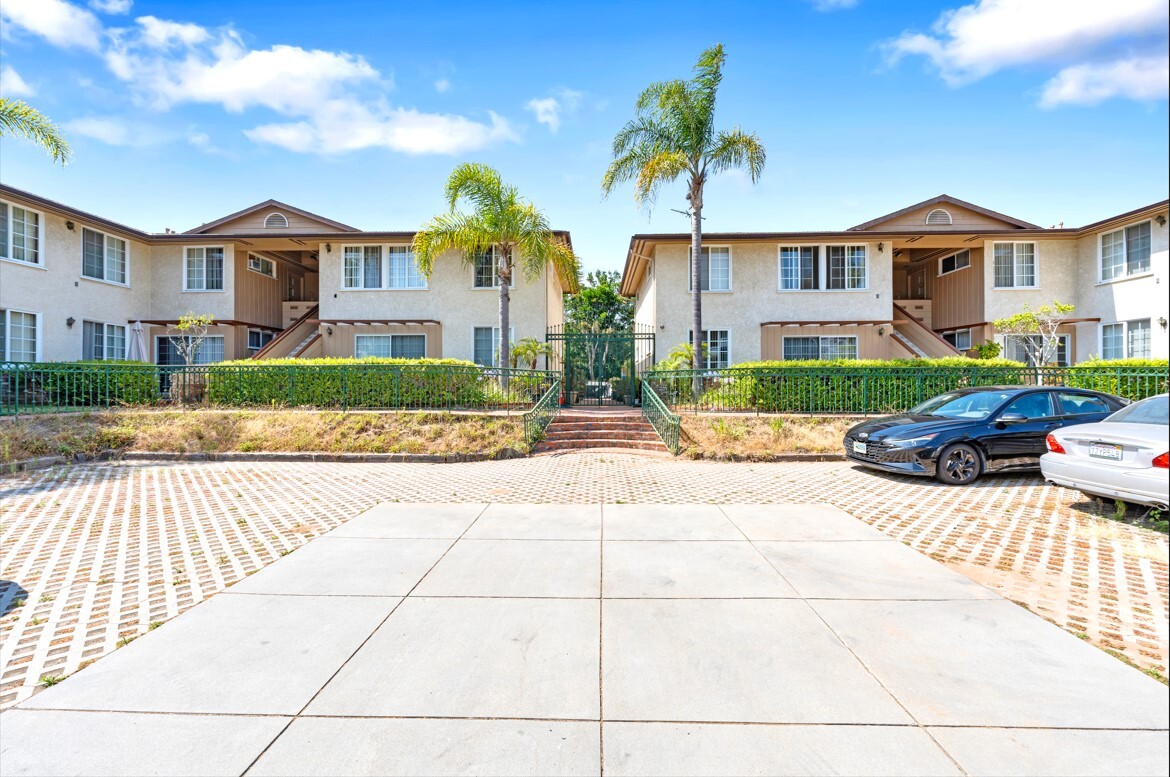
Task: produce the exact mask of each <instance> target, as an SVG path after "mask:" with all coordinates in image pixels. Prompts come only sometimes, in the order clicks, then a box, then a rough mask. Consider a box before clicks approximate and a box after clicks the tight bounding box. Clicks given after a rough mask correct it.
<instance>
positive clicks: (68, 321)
mask: <svg viewBox="0 0 1170 777" xmlns="http://www.w3.org/2000/svg"><path fill="white" fill-rule="evenodd" d="M1164 320H1165V319H1163V321H1164ZM76 323H77V319H76V318H74V317H73V316H70V317H69V318H67V319H65V326H67V327H69V328H70V329H72V328H73V325H74V324H76ZM1163 326H1165V324H1163Z"/></svg>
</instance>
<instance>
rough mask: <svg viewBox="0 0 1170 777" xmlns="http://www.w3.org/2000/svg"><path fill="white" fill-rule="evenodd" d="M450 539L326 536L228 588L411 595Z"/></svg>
mask: <svg viewBox="0 0 1170 777" xmlns="http://www.w3.org/2000/svg"><path fill="white" fill-rule="evenodd" d="M449 547H451V540H446V539H442V540H376V539H350V538H344V537H343V538H334V537H333V536H332V535H327V536H325V537H321V538H319V539H318V540H316V541H315V542H311V543H309V544H308V545H306V546H305V547H303V548H300V549H298V550H297V551H296V552H295V553H292V554H290V555H289V556H288V557H286V558H284V559H281V561H280V563H279V564H273V565H271V566H269V567H266V568H264V569H262V570H260V571H259V572H257V573H256V574H254V575H252V576H251V577H246V578H244V579H243V580H241V581H240V582H238V583H236V584H235V585H234V586H232V587H231V588H229V589H228V591H227V592H228V593H233V594H237V593H240V594H302V595H308V594H317V595H329V596H406V595H407V594H408V593H410V589H412V588H414V586H415V585H416V584H417V583H418V581H419V580H421V579H422V576H423V575H425V574H426V573H427V570H428V569H430V568H431V567H432V566H434V565H435V562H436V561H438V560H439V558H440V557H441V556H442V555H443V552H444V551H446V550H447V548H449Z"/></svg>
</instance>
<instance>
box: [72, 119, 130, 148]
mask: <svg viewBox="0 0 1170 777" xmlns="http://www.w3.org/2000/svg"><path fill="white" fill-rule="evenodd" d="M65 129H66V130H68V131H69V132H71V133H73V134H74V135H82V136H84V137H87V138H93V139H94V140H100V141H101V142H103V143H106V144H109V145H111V146H129V145H132V143H131V136H130V128H129V127H127V126H126V124H125V122H123V121H122V120H121V119H113V118H98V117H90V118H86V119H73V120H72V121H67V122H65Z"/></svg>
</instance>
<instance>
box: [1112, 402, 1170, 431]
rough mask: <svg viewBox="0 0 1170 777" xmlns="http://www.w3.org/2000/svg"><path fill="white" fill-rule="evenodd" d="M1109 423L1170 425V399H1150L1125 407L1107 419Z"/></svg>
mask: <svg viewBox="0 0 1170 777" xmlns="http://www.w3.org/2000/svg"><path fill="white" fill-rule="evenodd" d="M1105 421H1106V422H1108V423H1120V424H1153V425H1154V426H1167V425H1170V397H1165V396H1161V397H1150V398H1149V399H1143V400H1142V401H1141V402H1134V403H1133V404H1132V405H1129V406H1128V407H1123V408H1122V409H1120V410H1118V411H1117V412H1116V413H1114V414H1113V415H1111V416H1109V417H1108V418H1106V419H1105Z"/></svg>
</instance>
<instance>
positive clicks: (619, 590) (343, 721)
mask: <svg viewBox="0 0 1170 777" xmlns="http://www.w3.org/2000/svg"><path fill="white" fill-rule="evenodd" d="M2 718H3V731H4V735H3V739H2V740H0V762H2V763H3V764H4V769H5V774H9V775H19V774H38V775H44V774H61V773H70V774H72V773H81V772H84V773H86V774H117V775H124V774H143V773H150V774H158V773H162V774H179V773H181V774H190V775H212V774H233V775H239V774H248V775H293V774H320V775H363V774H369V775H375V774H378V775H381V774H402V775H418V774H538V775H545V774H572V775H581V774H593V775H596V774H600V773H601V772H602V771H604V773H605V774H609V775H623V774H727V773H732V774H761V773H776V772H783V773H787V774H826V773H834V774H859V775H860V774H898V775H915V774H922V775H948V774H951V775H958V774H1002V773H1004V772H1005V771H1011V772H1022V773H1041V772H1043V773H1085V774H1126V775H1129V774H1159V773H1161V774H1165V773H1166V769H1167V758H1168V757H1170V746H1168V743H1170V739H1168V732H1167V730H1166V729H1167V727H1168V725H1170V713H1168V710H1167V705H1166V689H1165V688H1164V687H1163V686H1162V685H1160V684H1159V683H1158V682H1156V681H1155V680H1152V679H1150V678H1148V677H1145V676H1143V675H1142V674H1140V673H1139V672H1136V671H1134V670H1132V669H1130V668H1128V667H1126V666H1124V665H1123V664H1121V663H1120V662H1118V661H1115V660H1113V659H1112V658H1110V657H1108V656H1106V655H1105V654H1104V653H1102V652H1100V651H1098V650H1096V649H1094V648H1093V647H1091V646H1089V645H1086V644H1084V643H1083V642H1081V641H1079V640H1077V639H1075V638H1074V637H1072V636H1070V635H1068V634H1066V633H1064V632H1062V631H1061V630H1060V629H1057V628H1055V627H1054V626H1052V625H1050V624H1047V623H1045V622H1044V621H1043V620H1041V619H1039V618H1037V617H1035V616H1033V615H1030V614H1029V613H1027V612H1026V611H1024V610H1023V609H1022V608H1020V607H1018V606H1016V605H1015V604H1012V603H1011V602H1009V601H1007V600H1005V599H1003V598H1001V597H999V596H998V595H997V594H995V593H994V592H992V591H990V590H988V589H986V588H984V587H983V586H980V585H978V584H976V583H974V582H972V581H970V580H969V579H967V578H966V577H963V576H962V575H959V574H957V573H955V572H952V571H950V570H947V569H946V568H945V567H943V566H942V565H940V564H936V563H935V562H933V561H931V560H929V559H927V558H924V557H923V556H922V555H921V554H918V553H916V552H914V551H913V550H911V549H909V548H906V547H904V546H903V545H901V544H900V543H898V542H895V541H892V540H890V539H889V538H888V537H886V536H885V535H884V534H882V533H880V532H878V531H875V530H874V529H872V528H870V527H867V526H865V524H863V523H861V522H860V521H857V520H855V519H854V518H852V517H851V516H849V515H848V514H846V513H844V512H843V511H841V510H838V509H836V508H833V507H829V506H819V505H778V506H760V505H724V506H715V505H708V504H693V505H670V506H667V505H618V504H607V505H531V506H521V505H507V504H493V505H482V504H456V505H410V504H401V503H398V504H395V503H388V504H384V505H381V506H379V507H376V508H375V509H373V510H371V511H369V512H367V513H365V514H363V515H361V516H359V517H357V518H355V519H354V520H351V521H349V522H348V523H346V524H344V525H343V526H341V527H339V528H338V529H335V530H334V531H332V532H330V533H329V534H327V535H326V536H324V537H322V538H320V539H317V540H315V541H313V542H312V543H310V544H309V545H307V546H306V547H304V548H302V549H300V550H298V551H297V552H296V553H294V554H292V555H291V556H289V557H288V558H284V559H281V560H280V561H278V562H276V563H274V564H272V565H271V566H270V567H268V568H267V569H264V570H263V571H261V572H260V573H258V574H256V575H255V576H253V577H249V578H248V579H246V580H244V581H242V582H240V583H238V584H236V585H234V586H232V587H231V588H230V589H228V590H227V591H226V592H224V593H223V594H221V595H219V596H216V597H214V598H213V599H211V600H210V601H208V602H206V603H204V604H202V605H200V606H199V607H195V608H193V609H192V610H190V611H189V612H187V613H185V614H184V615H182V616H180V617H179V618H178V619H176V620H175V621H174V622H173V623H168V624H165V625H164V626H163V627H162V628H160V629H158V630H157V631H156V632H154V633H151V634H148V635H146V636H145V637H143V638H141V639H140V640H138V641H136V642H135V643H134V644H132V645H130V646H128V647H126V648H125V649H123V650H120V651H118V652H116V653H114V654H113V655H111V656H109V657H107V658H104V659H103V660H101V661H99V662H98V663H96V664H95V665H94V666H92V667H90V668H88V669H86V670H84V671H82V672H80V673H79V674H77V675H76V676H75V677H71V678H69V679H68V680H66V681H65V682H64V683H62V684H61V685H59V686H57V687H54V688H50V689H49V690H47V691H45V692H43V693H41V694H38V695H37V696H35V697H34V698H32V699H30V700H29V701H27V702H25V703H24V704H22V705H20V706H19V707H17V708H16V709H13V710H9V711H8V712H5V713H3V715H2Z"/></svg>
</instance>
